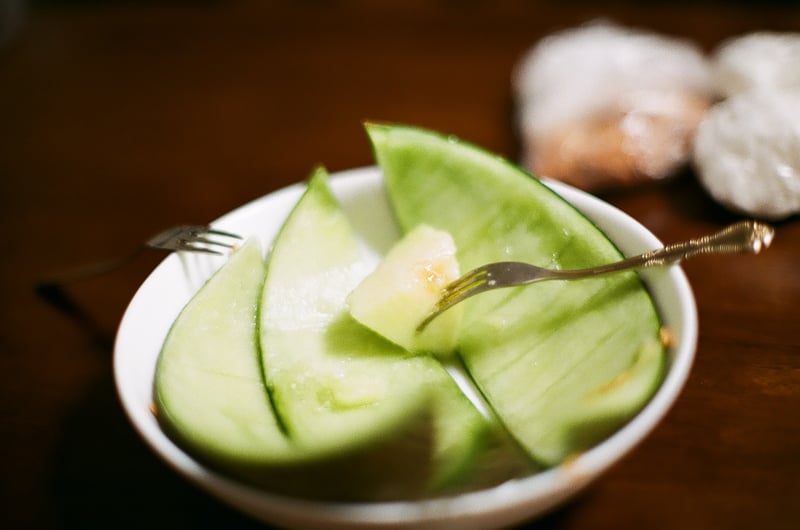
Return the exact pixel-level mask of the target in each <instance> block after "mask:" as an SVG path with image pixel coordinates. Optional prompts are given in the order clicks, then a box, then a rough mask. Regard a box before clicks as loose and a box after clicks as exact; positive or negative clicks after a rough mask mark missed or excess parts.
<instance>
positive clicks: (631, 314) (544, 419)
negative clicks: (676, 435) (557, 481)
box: [367, 124, 665, 465]
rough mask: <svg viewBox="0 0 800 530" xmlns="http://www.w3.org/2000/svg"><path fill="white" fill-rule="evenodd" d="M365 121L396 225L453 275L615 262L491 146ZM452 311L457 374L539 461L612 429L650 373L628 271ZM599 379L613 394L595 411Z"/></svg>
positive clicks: (496, 295)
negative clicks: (451, 263) (418, 234)
mask: <svg viewBox="0 0 800 530" xmlns="http://www.w3.org/2000/svg"><path fill="white" fill-rule="evenodd" d="M367 130H368V133H369V136H370V139H371V141H372V144H373V148H374V151H375V155H376V158H377V161H378V163H379V165H380V166H381V168H382V170H383V173H384V176H385V180H386V186H387V190H388V193H389V199H390V203H391V204H392V207H393V209H394V213H395V215H396V217H397V220H398V222H399V224H400V226H401V228H402V229H403V230H404V231H406V232H410V231H412V230H413V229H414V228H415V227H416V226H418V225H422V224H424V225H429V226H432V227H434V228H436V229H440V230H444V231H447V232H448V233H450V234H451V235H452V237H453V239H454V241H455V244H456V247H457V249H458V252H457V259H458V262H459V264H460V265H461V267H462V268H464V269H465V270H470V269H472V268H475V267H477V266H480V265H483V264H485V263H489V262H493V261H508V260H518V261H527V262H530V263H534V264H537V265H540V266H545V267H552V268H564V269H566V268H579V267H586V266H591V265H596V264H600V263H606V262H609V261H613V260H617V259H619V258H620V257H621V254H620V252H619V251H618V249H617V248H616V247H615V246H614V244H613V243H612V242H611V241H609V239H608V238H607V237H606V236H605V235H604V234H603V233H602V232H601V231H600V230H599V229H598V228H597V227H596V226H595V225H594V224H593V223H592V222H591V221H590V220H588V219H587V218H586V217H585V216H584V215H582V214H581V213H580V212H579V211H577V210H576V209H575V208H574V207H572V206H571V205H570V204H568V203H567V202H566V201H565V200H563V199H562V198H561V197H560V196H558V195H557V194H556V193H554V192H553V191H551V190H550V189H549V188H548V187H546V186H545V185H544V184H542V183H541V182H540V181H539V180H538V179H536V178H534V177H532V176H531V175H529V174H527V173H525V172H523V171H522V170H520V169H519V168H517V167H516V166H514V165H513V164H510V163H509V162H507V161H505V160H503V159H502V158H499V157H498V156H496V155H495V154H493V153H489V152H487V151H484V150H482V149H480V148H477V147H475V146H472V145H470V144H468V143H466V142H462V141H459V140H455V139H453V138H452V137H446V136H443V135H440V134H438V133H434V132H431V131H426V130H422V129H418V128H413V127H406V126H394V125H378V124H370V125H368V126H367ZM463 311H464V314H463V321H462V324H461V327H460V329H461V331H460V333H459V336H458V341H457V342H458V350H459V354H460V356H461V357H462V358H463V360H464V363H465V365H466V368H467V370H468V372H469V374H470V375H471V377H472V378H473V380H474V381H475V382H476V383H477V385H478V387H479V388H480V390H481V392H482V393H483V395H484V396H485V397H486V399H487V401H488V402H489V403H490V405H491V406H492V408H493V410H494V411H495V412H496V414H497V415H498V417H499V418H500V419H501V421H502V422H503V423H504V424H505V425H506V426H507V427H508V429H509V431H510V432H511V433H512V434H513V436H514V437H515V438H516V440H517V441H518V442H519V443H520V444H521V445H522V446H523V447H525V449H526V450H527V451H528V453H529V454H530V455H531V456H532V457H534V458H535V459H537V460H538V461H539V462H541V463H543V464H544V465H556V464H558V463H559V462H561V461H563V460H564V459H565V458H567V457H568V456H569V455H572V454H574V453H578V452H581V451H585V450H587V449H589V448H590V447H592V446H593V445H594V444H596V443H598V442H599V441H601V440H602V439H603V438H605V437H606V436H608V435H609V433H611V432H613V431H615V430H616V429H618V428H619V427H620V426H621V425H622V424H624V423H625V422H626V421H627V420H629V419H630V418H631V417H632V416H633V415H634V414H635V413H636V412H637V411H638V410H640V409H641V408H642V406H644V404H645V403H647V401H648V400H649V399H650V397H651V396H652V394H653V392H654V391H655V389H656V388H657V387H658V384H659V383H660V380H661V378H662V376H663V373H664V370H663V367H664V363H665V352H664V348H663V347H662V346H661V345H660V343H658V342H657V337H658V333H659V329H660V326H661V324H660V319H659V316H658V313H657V311H656V309H655V307H654V304H653V301H652V299H651V298H650V296H649V294H648V292H647V289H646V288H645V286H644V284H643V283H642V282H641V281H640V279H639V277H638V276H637V275H636V274H635V273H624V274H618V275H613V276H606V277H600V278H593V279H590V280H582V281H576V282H563V281H560V282H544V283H540V284H535V285H531V286H526V287H518V288H513V289H506V290H499V291H494V292H489V293H485V294H482V295H480V296H477V297H475V298H472V299H470V300H467V301H466V302H464V303H463ZM654 341H655V342H654ZM652 344H655V347H654V349H653V346H651V345H652ZM642 351H647V352H648V354H647V355H643V354H642ZM643 365H644V366H643ZM626 373H628V374H635V376H631V377H625V376H624V374H626ZM611 388H614V389H615V390H614V393H613V396H614V398H613V399H612V398H611V397H606V398H604V399H603V400H601V401H602V402H604V403H606V405H603V406H601V405H600V404H599V403H600V401H597V400H598V399H599V396H602V395H604V390H603V389H606V390H608V389H611ZM612 402H614V403H615V405H614V406H613V407H612V406H610V403H612Z"/></svg>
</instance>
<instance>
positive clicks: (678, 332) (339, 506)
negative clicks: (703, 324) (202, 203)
mask: <svg viewBox="0 0 800 530" xmlns="http://www.w3.org/2000/svg"><path fill="white" fill-rule="evenodd" d="M548 184H549V185H550V186H552V188H554V189H555V190H556V191H557V192H558V193H560V194H561V195H562V196H564V197H565V198H566V199H567V200H569V201H570V202H571V203H573V204H574V205H575V206H576V207H577V208H578V209H580V210H581V211H583V212H584V213H585V214H586V215H587V216H588V217H589V218H591V219H592V220H593V221H594V222H595V223H597V225H598V226H599V227H600V228H601V229H603V230H604V231H605V232H606V233H607V234H608V235H609V236H610V238H611V239H612V240H613V241H614V242H615V243H616V244H617V245H618V247H619V248H620V249H621V250H622V252H624V253H625V254H628V255H630V254H634V253H639V252H643V251H645V250H649V249H652V248H656V247H658V246H660V242H659V241H658V240H657V239H656V238H655V237H654V236H653V235H652V234H651V233H650V232H648V231H647V230H646V229H645V228H644V227H642V226H641V225H640V224H639V223H637V222H636V221H635V220H633V219H632V218H630V217H629V216H627V215H626V214H624V213H622V212H621V211H619V210H617V209H616V208H614V207H612V206H610V205H608V204H607V203H604V202H602V201H600V200H598V199H596V198H594V197H592V196H590V195H588V194H586V193H583V192H581V191H578V190H576V189H574V188H571V187H569V186H565V185H563V184H559V183H548ZM331 186H332V188H333V191H334V193H335V195H336V196H337V197H338V198H339V200H340V201H341V203H342V206H343V207H344V209H345V211H346V212H347V213H348V214H349V215H350V216H351V218H352V220H353V223H354V225H355V227H356V230H357V231H358V232H359V234H360V235H361V236H362V238H363V240H364V242H365V243H366V245H367V247H368V248H370V249H372V250H373V251H374V256H375V257H376V259H377V256H378V255H380V254H381V253H383V252H384V251H385V250H386V249H388V248H389V246H391V244H392V243H393V242H394V241H395V240H396V239H397V238H398V235H399V234H398V230H397V227H396V226H395V224H394V221H393V220H392V216H391V213H390V210H389V206H388V204H387V202H386V198H385V196H384V192H383V187H382V186H383V184H382V177H381V173H380V171H379V170H378V169H377V168H374V167H368V168H362V169H355V170H351V171H346V172H342V173H339V174H336V175H333V177H332V179H331ZM303 189H304V187H303V185H301V184H297V185H294V186H290V187H288V188H285V189H282V190H279V191H277V192H275V193H271V194H269V195H267V196H265V197H262V198H260V199H258V200H256V201H253V202H251V203H249V204H247V205H245V206H242V207H241V208H239V209H237V210H235V211H233V212H231V213H230V214H228V215H226V216H224V217H222V218H221V219H219V220H218V221H217V222H216V223H214V224H215V225H216V226H218V227H220V228H224V229H229V230H232V231H234V232H238V233H240V234H242V235H246V236H249V235H255V236H258V237H260V238H261V239H262V240H263V243H264V246H265V248H267V247H268V244H269V242H270V241H271V240H272V239H273V238H274V236H275V234H276V233H277V231H278V229H279V228H280V226H281V224H282V223H283V221H284V219H285V218H286V216H287V215H288V213H289V211H290V209H291V208H292V207H293V206H294V204H295V202H296V201H297V199H298V198H299V197H300V195H301V193H302V191H303ZM222 262H223V259H222V258H215V257H210V256H207V255H200V254H171V255H170V256H168V257H167V258H166V259H165V260H164V261H163V262H162V263H161V264H160V265H159V266H158V267H157V268H156V269H155V270H154V271H153V273H152V274H151V275H150V276H149V277H148V278H147V280H146V281H145V282H144V284H143V285H142V286H141V288H140V289H139V290H138V292H137V293H136V295H135V296H134V298H133V300H132V301H131V303H130V305H129V307H128V309H127V311H126V312H125V315H124V317H123V319H122V323H121V325H120V328H119V332H118V335H117V339H116V344H115V357H114V372H115V378H116V384H117V388H118V392H119V395H120V398H121V400H122V404H123V407H124V409H125V411H126V413H127V414H128V416H129V418H130V421H131V422H132V423H133V425H134V427H135V428H136V430H137V431H138V432H139V434H140V435H141V436H142V437H143V438H144V439H145V441H146V442H147V443H148V444H149V446H150V447H151V448H152V449H153V451H155V452H156V454H158V455H159V456H160V457H161V458H162V459H163V460H164V461H165V462H167V463H168V464H169V465H170V466H172V467H173V468H174V469H175V470H176V471H177V472H178V473H180V474H181V475H183V476H184V477H186V478H187V479H189V480H190V481H192V482H194V483H195V484H196V485H198V486H199V487H201V488H203V489H205V490H206V491H208V492H210V493H211V494H213V495H215V496H216V497H218V498H219V499H221V500H222V501H224V502H226V503H228V504H229V505H231V506H234V507H236V508H238V509H240V510H242V511H243V512H245V513H248V514H250V515H251V516H253V517H255V518H257V519H259V520H262V521H264V522H268V523H272V524H277V525H280V526H286V527H292V528H315V529H323V528H460V529H468V528H490V527H500V526H508V525H513V524H515V523H519V522H522V521H525V520H529V519H532V518H534V517H536V516H537V515H540V514H542V513H543V512H545V511H547V510H549V509H551V508H553V507H555V506H556V505H558V504H560V503H562V502H563V501H566V500H567V499H569V498H571V497H573V496H574V495H576V494H577V493H578V492H579V491H581V490H582V489H583V488H584V487H585V486H587V485H588V484H589V483H590V482H592V481H593V480H594V479H596V478H597V477H598V476H599V475H600V474H601V473H603V472H604V471H605V470H606V469H608V468H609V467H610V466H611V465H613V464H614V463H615V462H617V461H618V460H620V459H621V458H622V457H623V456H624V455H625V454H626V453H628V452H629V451H631V449H632V448H633V447H634V446H635V445H636V444H637V443H639V442H640V441H641V440H642V439H643V438H644V437H645V436H646V435H647V434H648V433H649V432H650V431H651V430H652V429H653V428H654V427H655V425H656V424H657V423H658V422H659V420H661V418H662V417H663V416H664V415H665V414H666V413H667V410H668V409H669V408H670V406H671V405H672V403H673V402H674V400H675V398H676V397H677V396H678V394H679V392H680V391H681V389H682V387H683V385H684V382H685V381H686V378H687V376H688V374H689V370H690V368H691V365H692V361H693V359H694V352H695V347H696V341H697V311H696V307H695V302H694V297H693V295H692V292H691V289H690V287H689V284H688V282H687V280H686V277H685V275H684V274H683V271H682V270H681V269H680V268H678V267H676V266H673V267H670V268H664V269H658V270H649V271H647V272H646V273H643V277H644V280H645V282H646V283H647V286H648V288H649V289H650V292H651V293H652V295H653V297H654V299H655V302H656V305H657V307H658V310H659V312H660V314H661V317H662V318H663V321H664V323H665V325H667V326H668V327H669V328H670V330H671V331H672V333H673V334H674V338H675V341H674V344H673V345H672V347H671V349H670V355H669V367H668V371H667V374H666V378H665V380H664V382H663V383H662V385H661V387H660V388H659V390H658V392H657V393H656V395H655V396H654V397H653V399H652V400H651V401H650V403H649V404H648V405H647V406H646V407H645V408H644V409H643V410H642V411H641V412H640V413H639V414H638V415H637V416H636V417H635V418H633V420H631V421H630V422H629V423H628V424H627V425H625V426H624V427H623V428H622V429H620V430H619V431H618V432H617V433H616V434H614V435H613V436H611V437H610V438H608V439H607V440H606V441H604V442H603V443H601V444H599V445H597V446H596V447H594V448H593V449H591V450H590V451H587V452H586V453H584V454H582V455H580V456H579V457H577V458H576V459H575V460H573V461H571V462H570V463H569V465H568V466H561V467H557V468H554V469H550V470H548V471H545V472H542V473H539V474H537V475H533V476H530V477H526V478H521V479H517V480H513V481H509V482H507V483H504V484H502V485H500V486H497V487H493V488H490V489H486V490H481V491H476V492H472V493H466V494H461V495H456V496H453V497H446V498H436V499H430V500H423V501H409V502H391V503H333V502H316V501H307V500H302V499H294V498H287V497H283V496H280V495H274V494H271V493H268V492H265V491H262V490H258V489H255V488H252V487H249V486H247V485H244V484H242V483H239V482H237V481H235V480H231V479H229V478H227V477H225V476H222V475H220V474H218V473H216V472H214V471H211V470H209V469H207V468H206V467H204V466H203V465H201V464H200V463H198V462H197V461H196V460H194V459H193V458H192V457H191V456H189V455H188V454H186V453H185V452H183V451H182V450H181V449H180V447H178V446H176V445H175V444H174V443H173V442H172V441H171V440H170V439H169V438H167V436H166V435H165V434H164V433H163V432H162V431H161V429H160V428H159V425H158V423H157V422H156V419H155V417H154V416H153V414H152V413H151V412H150V404H151V401H152V387H153V375H154V371H155V366H156V359H157V357H158V354H159V350H160V347H161V343H162V342H163V340H164V338H165V336H166V334H167V331H168V329H169V327H170V325H171V324H172V322H173V320H174V319H175V317H176V316H177V314H178V312H179V311H180V310H181V308H182V307H183V306H184V304H185V303H186V302H187V301H188V300H189V298H190V297H191V296H192V295H193V294H194V293H195V292H196V291H197V289H198V288H199V287H200V286H201V285H202V284H203V282H204V281H205V280H206V279H207V278H208V276H209V275H210V274H211V273H212V272H213V271H214V270H216V269H217V268H218V267H219V266H220V265H221V264H222Z"/></svg>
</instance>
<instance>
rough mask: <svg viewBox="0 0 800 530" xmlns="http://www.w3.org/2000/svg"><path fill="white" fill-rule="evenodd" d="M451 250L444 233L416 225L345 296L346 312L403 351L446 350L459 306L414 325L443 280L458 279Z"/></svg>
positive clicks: (438, 292) (436, 296) (450, 240)
mask: <svg viewBox="0 0 800 530" xmlns="http://www.w3.org/2000/svg"><path fill="white" fill-rule="evenodd" d="M455 255H456V248H455V243H453V238H452V237H450V234H448V233H447V232H443V231H441V230H435V229H433V228H431V227H429V226H426V225H420V226H418V227H416V228H415V229H414V230H412V231H411V232H409V233H408V234H407V235H406V236H405V237H404V238H403V239H402V240H401V241H400V242H398V243H397V244H396V245H395V246H394V247H392V248H391V249H390V251H389V253H388V254H387V255H386V257H385V258H384V260H383V261H382V262H381V263H380V264H379V265H378V268H377V269H375V271H374V272H372V273H371V274H370V275H369V276H367V277H366V278H365V279H364V280H363V281H362V282H361V283H360V284H359V285H358V287H356V289H355V290H354V291H353V292H352V293H351V294H350V295H349V297H348V304H349V307H350V314H351V315H352V316H353V318H355V319H356V320H358V321H359V322H361V323H362V324H364V325H365V326H367V327H369V328H371V329H372V330H373V331H376V332H377V333H379V334H380V335H383V336H384V337H386V338H387V339H389V340H390V341H392V342H394V343H395V344H398V345H400V346H402V347H403V348H405V349H406V350H408V351H412V352H430V353H435V354H449V353H451V352H452V351H453V348H454V346H455V337H456V332H457V330H458V324H459V322H460V320H461V308H459V307H455V308H453V311H448V312H446V313H445V314H443V315H442V316H441V317H440V318H438V319H436V320H434V321H433V322H432V324H431V325H430V326H428V327H426V328H425V329H424V330H423V331H422V332H420V333H417V328H418V327H419V325H420V324H421V323H422V321H423V320H424V319H425V317H427V316H428V314H429V313H430V311H431V310H432V309H433V306H434V305H435V304H436V302H437V301H438V300H439V298H440V297H441V291H442V289H443V288H444V287H445V285H447V284H448V283H450V282H451V281H453V280H455V279H456V278H458V275H459V268H458V262H457V261H456V257H455Z"/></svg>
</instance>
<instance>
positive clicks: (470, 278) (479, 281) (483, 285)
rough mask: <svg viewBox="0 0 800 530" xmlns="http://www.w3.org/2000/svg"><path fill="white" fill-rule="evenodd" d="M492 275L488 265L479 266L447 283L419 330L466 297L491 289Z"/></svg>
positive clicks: (418, 327)
mask: <svg viewBox="0 0 800 530" xmlns="http://www.w3.org/2000/svg"><path fill="white" fill-rule="evenodd" d="M490 275H491V272H490V271H489V270H488V269H487V268H486V267H478V268H477V269H473V270H471V271H470V272H468V273H467V274H465V275H463V276H461V277H460V278H457V279H456V280H454V281H453V282H451V283H449V284H448V285H446V286H445V287H444V289H442V296H441V298H439V301H438V302H436V305H434V306H433V308H432V309H431V312H430V313H429V314H428V316H427V317H425V320H423V321H422V322H421V323H420V324H419V326H417V332H420V331H422V330H424V329H425V328H426V327H427V326H428V324H430V323H431V321H432V320H433V319H434V318H436V317H437V316H439V315H440V314H441V313H443V312H445V311H447V310H448V309H450V308H451V307H453V306H454V305H456V304H457V303H459V302H461V301H463V300H464V299H465V298H469V297H470V296H473V295H476V294H478V293H482V292H483V291H486V290H488V289H491V288H492V283H491V282H490Z"/></svg>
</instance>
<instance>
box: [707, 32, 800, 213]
mask: <svg viewBox="0 0 800 530" xmlns="http://www.w3.org/2000/svg"><path fill="white" fill-rule="evenodd" d="M712 64H713V70H714V75H715V79H716V83H717V85H718V86H719V88H720V91H721V92H722V93H724V94H725V95H726V96H728V97H727V99H725V100H724V101H722V102H720V103H718V104H717V105H715V107H714V108H713V109H712V111H711V112H709V113H708V115H707V116H706V117H705V118H704V119H703V121H702V123H701V124H700V128H699V132H698V136H697V140H696V143H695V147H694V165H695V168H696V172H697V176H698V178H699V179H700V182H701V183H702V184H703V186H704V187H705V189H706V190H707V191H708V192H709V194H710V195H711V196H712V197H714V199H716V200H717V202H719V203H721V204H722V205H724V206H725V207H727V208H728V209H730V210H733V211H735V212H739V213H744V214H747V215H750V216H753V217H759V218H763V219H770V220H780V219H784V218H786V217H789V216H791V215H794V214H796V213H800V33H777V32H755V33H750V34H747V35H742V36H740V37H736V38H733V39H729V40H728V41H725V42H723V43H722V44H721V45H720V46H719V47H718V48H717V49H716V50H715V51H714V53H713V55H712Z"/></svg>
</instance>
